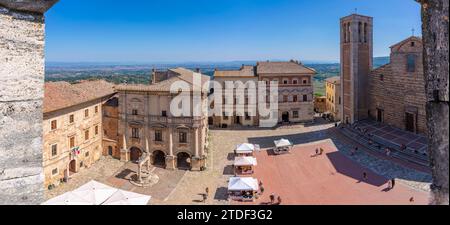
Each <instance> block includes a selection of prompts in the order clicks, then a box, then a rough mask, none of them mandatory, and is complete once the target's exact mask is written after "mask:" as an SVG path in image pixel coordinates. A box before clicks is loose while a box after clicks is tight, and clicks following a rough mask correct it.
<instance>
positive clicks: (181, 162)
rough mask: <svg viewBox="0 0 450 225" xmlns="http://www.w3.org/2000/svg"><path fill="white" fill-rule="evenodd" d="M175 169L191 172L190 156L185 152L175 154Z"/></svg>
mask: <svg viewBox="0 0 450 225" xmlns="http://www.w3.org/2000/svg"><path fill="white" fill-rule="evenodd" d="M177 168H178V169H179V170H191V155H189V154H188V153H186V152H180V153H178V154H177Z"/></svg>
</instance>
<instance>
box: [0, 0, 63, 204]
mask: <svg viewBox="0 0 450 225" xmlns="http://www.w3.org/2000/svg"><path fill="white" fill-rule="evenodd" d="M56 2H57V0H48V1H42V0H39V1H11V0H0V58H1V59H0V60H1V63H0V155H1V157H0V205H2V204H21V205H23V204H27V205H28V204H40V203H42V202H43V200H44V169H43V166H42V161H43V149H42V146H43V141H42V139H43V138H42V136H43V131H42V122H43V112H42V108H43V107H42V106H43V98H44V71H45V69H44V67H45V58H44V53H45V52H44V45H45V22H44V21H45V20H44V13H45V12H46V11H47V10H48V9H49V8H50V7H52V6H53V5H54V4H55V3H56Z"/></svg>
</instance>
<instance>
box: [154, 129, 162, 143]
mask: <svg viewBox="0 0 450 225" xmlns="http://www.w3.org/2000/svg"><path fill="white" fill-rule="evenodd" d="M155 141H163V139H162V131H160V130H156V131H155Z"/></svg>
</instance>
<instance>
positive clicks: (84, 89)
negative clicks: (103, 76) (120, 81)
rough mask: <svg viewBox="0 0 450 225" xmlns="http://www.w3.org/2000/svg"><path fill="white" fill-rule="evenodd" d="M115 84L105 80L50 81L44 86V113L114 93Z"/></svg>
mask: <svg viewBox="0 0 450 225" xmlns="http://www.w3.org/2000/svg"><path fill="white" fill-rule="evenodd" d="M114 92H115V91H114V84H111V83H108V82H106V81H104V80H96V81H82V82H80V83H77V84H70V83H68V82H48V83H45V88H44V113H48V112H53V111H57V110H60V109H64V108H68V107H71V106H75V105H78V104H81V103H85V102H89V101H92V100H95V99H99V98H102V97H106V96H108V95H112V94H114Z"/></svg>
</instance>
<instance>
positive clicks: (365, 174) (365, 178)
mask: <svg viewBox="0 0 450 225" xmlns="http://www.w3.org/2000/svg"><path fill="white" fill-rule="evenodd" d="M363 178H364V180H367V178H368V177H367V173H366V172H364V173H363Z"/></svg>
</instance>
